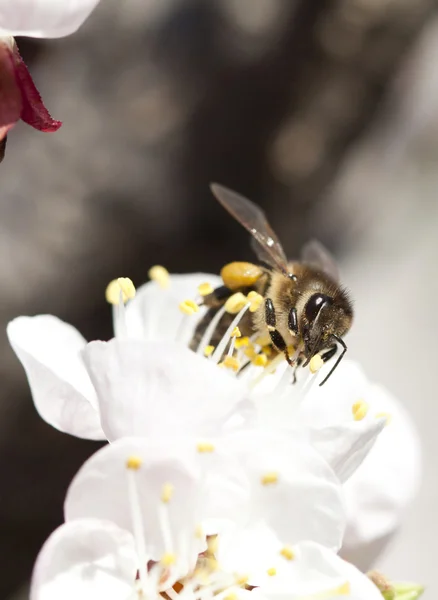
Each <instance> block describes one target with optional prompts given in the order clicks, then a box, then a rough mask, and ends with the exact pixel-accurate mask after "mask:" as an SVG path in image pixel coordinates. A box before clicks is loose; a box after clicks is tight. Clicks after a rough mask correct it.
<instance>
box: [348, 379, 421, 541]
mask: <svg viewBox="0 0 438 600" xmlns="http://www.w3.org/2000/svg"><path fill="white" fill-rule="evenodd" d="M372 393H373V397H374V398H375V399H376V406H379V408H380V410H381V411H382V412H385V413H387V414H388V415H389V421H388V424H387V425H386V427H385V428H384V430H383V431H382V433H381V434H380V436H379V438H378V439H377V441H376V444H375V446H374V447H373V448H372V450H371V452H370V453H369V455H368V456H367V457H366V458H365V460H364V462H363V464H362V466H361V467H360V468H359V469H358V470H357V472H356V473H354V475H353V476H352V477H351V479H349V480H348V481H347V483H346V484H345V486H344V490H345V497H346V504H347V515H348V524H347V531H346V535H345V539H344V547H346V548H347V551H348V549H349V548H355V547H358V546H361V545H363V544H368V543H371V542H373V541H374V540H377V539H380V538H383V537H384V536H387V535H389V534H390V533H392V532H393V531H394V530H395V529H396V528H397V527H398V526H399V524H400V522H401V520H402V517H403V513H404V511H405V510H406V507H407V506H408V505H409V503H410V502H411V501H412V500H413V498H414V497H415V495H416V494H417V492H418V488H419V485H420V482H421V470H422V460H421V444H420V439H419V436H418V433H417V431H416V428H415V426H414V423H413V421H412V419H411V417H410V415H409V413H408V412H407V410H406V409H405V408H404V407H403V405H402V404H401V403H400V402H399V401H398V400H397V399H396V398H395V397H393V396H391V395H390V394H388V392H387V391H386V390H385V389H384V388H382V387H381V386H373V391H372ZM382 420H384V421H385V419H382Z"/></svg>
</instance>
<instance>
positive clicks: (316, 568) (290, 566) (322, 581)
mask: <svg viewBox="0 0 438 600" xmlns="http://www.w3.org/2000/svg"><path fill="white" fill-rule="evenodd" d="M292 550H293V552H294V555H295V557H294V559H293V560H285V559H283V558H282V557H281V558H280V559H279V560H281V561H282V562H279V560H277V561H276V562H275V564H276V574H275V575H274V576H271V577H267V578H265V580H264V582H263V583H262V584H261V587H260V592H261V593H262V594H263V595H264V597H265V598H267V599H269V600H287V599H289V600H298V599H299V598H304V597H305V598H310V597H315V598H316V597H318V598H319V597H321V598H322V597H323V598H326V599H327V600H334V599H335V598H337V597H345V596H346V595H347V596H348V597H349V598H350V597H354V598H357V599H360V600H379V598H380V600H381V598H382V597H381V594H380V592H379V590H378V589H377V588H376V586H375V585H374V584H373V583H372V582H371V581H370V580H369V579H368V577H366V576H365V575H363V574H362V573H361V572H360V571H359V570H358V569H356V567H354V566H353V565H351V564H349V563H347V562H346V561H344V560H342V559H341V558H340V557H339V556H337V555H336V554H335V553H334V552H332V551H331V550H328V549H327V548H324V547H323V546H320V545H319V544H315V543H314V542H303V543H302V544H299V545H298V546H296V547H294V548H293V549H292Z"/></svg>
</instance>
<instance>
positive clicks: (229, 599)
mask: <svg viewBox="0 0 438 600" xmlns="http://www.w3.org/2000/svg"><path fill="white" fill-rule="evenodd" d="M223 600H238V596H237V594H234V593H233V592H231V593H230V594H227V595H226V596H224V597H223Z"/></svg>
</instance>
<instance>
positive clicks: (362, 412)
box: [351, 400, 368, 421]
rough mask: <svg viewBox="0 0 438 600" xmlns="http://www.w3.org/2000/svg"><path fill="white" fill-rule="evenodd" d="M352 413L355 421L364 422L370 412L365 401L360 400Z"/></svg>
mask: <svg viewBox="0 0 438 600" xmlns="http://www.w3.org/2000/svg"><path fill="white" fill-rule="evenodd" d="M351 411H352V413H353V418H354V420H355V421H362V419H363V418H364V417H365V416H366V414H367V412H368V404H367V403H366V402H364V401H363V400H359V401H358V402H355V403H354V404H353V406H352V407H351Z"/></svg>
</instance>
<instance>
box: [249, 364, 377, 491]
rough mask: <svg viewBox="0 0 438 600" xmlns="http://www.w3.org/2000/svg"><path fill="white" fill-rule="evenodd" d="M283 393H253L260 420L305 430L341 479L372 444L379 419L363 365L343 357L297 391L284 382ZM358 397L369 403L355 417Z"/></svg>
mask: <svg viewBox="0 0 438 600" xmlns="http://www.w3.org/2000/svg"><path fill="white" fill-rule="evenodd" d="M289 387H290V389H288V390H287V392H286V393H283V394H271V395H269V394H266V390H265V394H258V395H257V394H256V395H255V396H254V399H255V402H256V406H257V412H258V416H259V422H260V423H261V424H263V426H266V427H271V428H289V429H291V430H292V431H293V432H294V431H295V430H296V429H300V430H301V431H302V432H304V431H306V432H307V434H308V439H309V441H310V442H311V443H312V444H313V446H314V447H315V448H316V449H317V450H318V451H319V452H320V453H321V455H322V456H323V457H324V458H325V459H326V460H327V462H328V463H329V464H330V466H331V467H332V469H333V470H334V471H335V473H336V475H337V476H338V478H339V479H340V480H341V482H344V481H346V480H347V479H348V478H349V477H350V476H351V475H352V474H353V473H354V472H355V470H356V469H357V468H358V467H359V465H360V464H361V463H362V461H363V460H364V458H365V457H366V456H367V454H368V453H369V451H370V450H371V448H372V446H373V444H374V443H375V441H376V439H377V437H378V435H379V433H380V432H381V430H382V428H383V426H384V423H383V422H382V420H379V419H376V414H377V413H378V412H380V411H381V408H380V407H379V402H378V398H374V394H373V389H374V387H373V385H372V384H371V383H370V382H369V381H368V380H367V378H366V377H365V374H364V373H363V371H362V369H361V368H360V367H359V365H357V364H356V363H355V362H353V361H351V360H348V359H346V360H344V361H343V362H342V363H341V364H340V366H339V367H338V368H337V370H336V373H335V374H334V375H333V377H331V378H330V379H329V380H328V381H327V383H325V384H324V385H323V386H321V387H319V386H318V385H314V386H313V387H312V389H311V391H310V392H309V393H307V394H306V395H304V396H302V392H301V391H300V389H299V388H295V387H294V386H289ZM361 400H363V401H364V402H366V403H367V405H368V406H369V411H368V414H367V415H366V417H365V418H364V419H362V420H355V419H354V416H353V410H352V409H353V405H354V404H355V403H356V402H358V401H361Z"/></svg>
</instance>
